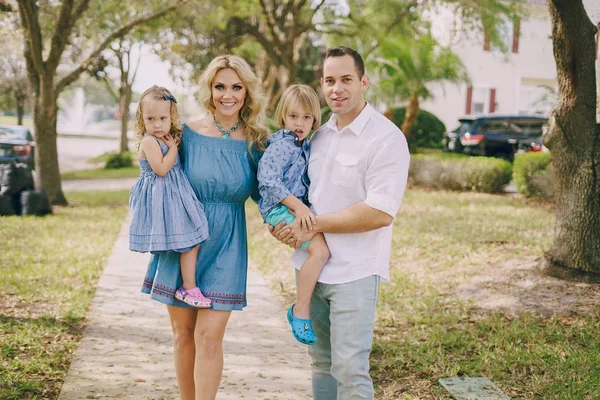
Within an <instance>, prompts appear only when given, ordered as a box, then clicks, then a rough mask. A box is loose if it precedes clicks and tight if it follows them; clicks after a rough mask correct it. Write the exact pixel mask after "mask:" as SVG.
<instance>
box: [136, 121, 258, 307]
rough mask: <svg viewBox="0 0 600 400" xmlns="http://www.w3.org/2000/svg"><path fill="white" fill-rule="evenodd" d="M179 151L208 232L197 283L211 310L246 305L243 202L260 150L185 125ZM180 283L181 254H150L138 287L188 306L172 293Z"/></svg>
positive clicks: (254, 192)
mask: <svg viewBox="0 0 600 400" xmlns="http://www.w3.org/2000/svg"><path fill="white" fill-rule="evenodd" d="M180 153H181V156H182V160H183V169H184V171H185V175H186V176H187V178H188V180H189V182H190V184H191V186H192V188H193V190H194V192H195V193H196V196H198V199H199V200H200V202H202V204H203V205H204V212H205V213H206V218H207V220H208V229H209V232H210V238H208V239H207V240H206V241H204V242H203V243H202V244H201V245H200V250H199V252H198V259H197V263H196V283H197V284H198V287H199V288H200V290H202V293H203V294H204V295H205V296H206V297H208V298H209V299H211V300H212V309H213V310H241V309H242V308H243V307H245V306H246V280H247V273H248V246H247V233H246V213H245V208H244V204H245V202H246V200H247V199H248V198H249V197H250V196H252V197H253V198H254V199H256V200H258V187H257V183H256V171H257V165H258V161H259V159H260V157H261V155H262V153H261V152H259V151H256V150H254V149H252V151H251V152H249V151H248V142H247V141H245V140H233V139H224V138H216V137H211V136H206V135H203V134H202V133H198V132H195V131H193V130H192V129H190V128H189V127H188V126H187V125H185V124H184V125H183V135H182V143H181V149H180ZM181 284H182V278H181V272H180V268H179V254H177V253H161V254H157V255H153V256H152V257H151V259H150V262H149V264H148V270H147V272H146V277H145V278H144V283H143V287H142V292H144V293H148V294H150V296H151V298H152V299H154V300H157V301H160V302H162V303H165V304H168V305H173V306H178V307H185V308H191V307H190V306H188V305H187V304H185V303H183V302H180V301H179V300H177V299H175V291H176V290H177V288H178V287H180V286H181Z"/></svg>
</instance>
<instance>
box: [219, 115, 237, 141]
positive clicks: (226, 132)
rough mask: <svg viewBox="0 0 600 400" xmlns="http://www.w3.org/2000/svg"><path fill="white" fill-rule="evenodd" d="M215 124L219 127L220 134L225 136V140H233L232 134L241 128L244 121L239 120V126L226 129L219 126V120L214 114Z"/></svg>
mask: <svg viewBox="0 0 600 400" xmlns="http://www.w3.org/2000/svg"><path fill="white" fill-rule="evenodd" d="M213 122H214V123H215V126H216V127H217V129H218V130H219V132H221V136H223V139H231V134H232V133H233V131H235V130H236V129H237V128H239V127H240V124H241V123H242V121H241V120H239V121H238V122H237V124H235V125H234V126H232V127H231V128H229V129H225V128H223V127H222V126H221V125H219V123H218V122H217V118H215V116H214V114H213Z"/></svg>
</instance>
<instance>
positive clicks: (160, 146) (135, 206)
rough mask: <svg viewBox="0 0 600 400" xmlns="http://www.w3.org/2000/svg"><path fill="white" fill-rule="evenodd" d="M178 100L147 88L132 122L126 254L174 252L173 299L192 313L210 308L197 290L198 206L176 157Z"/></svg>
mask: <svg viewBox="0 0 600 400" xmlns="http://www.w3.org/2000/svg"><path fill="white" fill-rule="evenodd" d="M176 103H177V100H175V97H174V96H173V95H172V94H171V92H169V91H168V90H167V89H165V88H164V87H158V86H152V87H151V88H150V89H148V90H146V91H145V92H144V93H143V94H142V97H141V98H140V101H139V105H138V109H137V112H136V117H135V128H134V129H135V133H136V135H137V137H138V139H140V145H139V150H138V155H139V161H140V178H139V179H138V181H137V182H136V183H135V185H134V186H133V187H132V189H131V194H130V198H129V205H130V208H131V225H130V229H129V249H130V250H132V251H137V252H141V253H146V252H150V253H154V254H156V253H159V252H169V251H172V252H177V253H180V257H179V261H180V268H181V275H182V277H183V284H182V286H181V287H180V288H178V289H177V292H176V293H175V297H176V298H177V299H178V300H180V301H183V302H184V303H186V304H188V305H190V306H192V307H195V308H209V307H210V306H211V300H210V299H208V298H206V297H205V296H204V295H203V294H202V291H201V290H200V288H198V285H197V284H196V258H197V255H198V249H199V243H201V242H203V241H205V240H206V239H207V238H208V223H207V221H206V215H205V214H204V209H203V206H202V203H200V201H199V200H198V199H197V197H196V195H195V194H194V190H193V189H192V187H191V185H190V183H189V182H188V180H187V178H186V176H185V174H184V172H183V168H182V167H181V162H180V160H179V154H178V144H179V141H180V138H181V132H182V128H181V123H180V121H181V119H180V116H179V112H178V111H177V104H176Z"/></svg>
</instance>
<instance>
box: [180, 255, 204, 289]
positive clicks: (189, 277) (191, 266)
mask: <svg viewBox="0 0 600 400" xmlns="http://www.w3.org/2000/svg"><path fill="white" fill-rule="evenodd" d="M199 249H200V245H198V246H196V247H194V248H193V249H191V250H190V251H188V252H185V253H181V255H180V256H179V263H180V264H181V276H182V277H183V289H184V290H190V289H193V288H195V287H196V286H197V285H196V261H197V260H198V250H199Z"/></svg>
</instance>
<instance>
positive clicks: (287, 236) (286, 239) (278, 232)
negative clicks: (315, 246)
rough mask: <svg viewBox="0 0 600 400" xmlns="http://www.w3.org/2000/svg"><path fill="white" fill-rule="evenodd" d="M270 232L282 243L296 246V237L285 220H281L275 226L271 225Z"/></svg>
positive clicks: (292, 246)
mask: <svg viewBox="0 0 600 400" xmlns="http://www.w3.org/2000/svg"><path fill="white" fill-rule="evenodd" d="M269 232H271V235H273V237H274V238H275V239H277V240H279V241H280V242H281V243H283V244H285V245H287V246H290V247H291V248H296V238H295V237H294V234H293V233H292V230H291V229H290V228H289V226H288V225H287V224H286V222H285V221H282V222H280V223H279V224H278V225H277V226H275V227H272V226H271V225H269Z"/></svg>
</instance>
